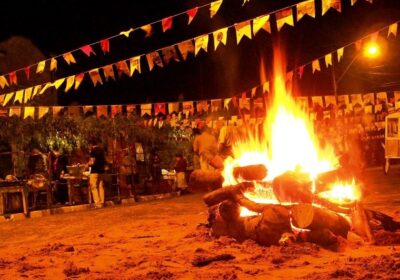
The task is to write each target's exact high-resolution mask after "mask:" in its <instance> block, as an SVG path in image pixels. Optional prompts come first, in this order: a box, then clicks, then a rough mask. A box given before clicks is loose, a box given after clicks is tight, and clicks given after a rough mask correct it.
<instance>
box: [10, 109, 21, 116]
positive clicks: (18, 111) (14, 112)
mask: <svg viewBox="0 0 400 280" xmlns="http://www.w3.org/2000/svg"><path fill="white" fill-rule="evenodd" d="M12 116H15V117H17V118H19V117H21V108H20V107H13V108H10V117H12Z"/></svg>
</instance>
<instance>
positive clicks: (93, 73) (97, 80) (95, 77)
mask: <svg viewBox="0 0 400 280" xmlns="http://www.w3.org/2000/svg"><path fill="white" fill-rule="evenodd" d="M89 77H90V79H91V80H92V83H93V86H96V85H97V84H100V85H102V84H103V80H102V79H101V77H100V73H99V68H96V69H92V70H90V71H89Z"/></svg>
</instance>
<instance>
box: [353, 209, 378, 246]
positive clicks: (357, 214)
mask: <svg viewBox="0 0 400 280" xmlns="http://www.w3.org/2000/svg"><path fill="white" fill-rule="evenodd" d="M351 221H352V225H353V231H354V232H355V233H356V234H358V235H359V236H361V237H362V238H364V239H365V240H367V242H369V243H371V244H373V243H375V240H374V236H373V234H372V231H371V227H370V225H369V222H368V219H367V215H366V213H365V210H364V207H362V205H361V203H360V202H357V203H356V205H355V207H354V211H353V213H352V215H351Z"/></svg>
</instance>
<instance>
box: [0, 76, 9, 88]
mask: <svg viewBox="0 0 400 280" xmlns="http://www.w3.org/2000/svg"><path fill="white" fill-rule="evenodd" d="M0 86H1V88H5V87H6V86H7V87H8V86H9V85H8V81H7V79H6V78H5V77H4V76H0Z"/></svg>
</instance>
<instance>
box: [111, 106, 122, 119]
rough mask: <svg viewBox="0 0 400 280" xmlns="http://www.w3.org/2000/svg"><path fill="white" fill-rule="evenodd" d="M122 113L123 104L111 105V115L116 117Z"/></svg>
mask: <svg viewBox="0 0 400 280" xmlns="http://www.w3.org/2000/svg"><path fill="white" fill-rule="evenodd" d="M118 115H122V106H121V105H112V106H111V117H112V118H115V116H118Z"/></svg>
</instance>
